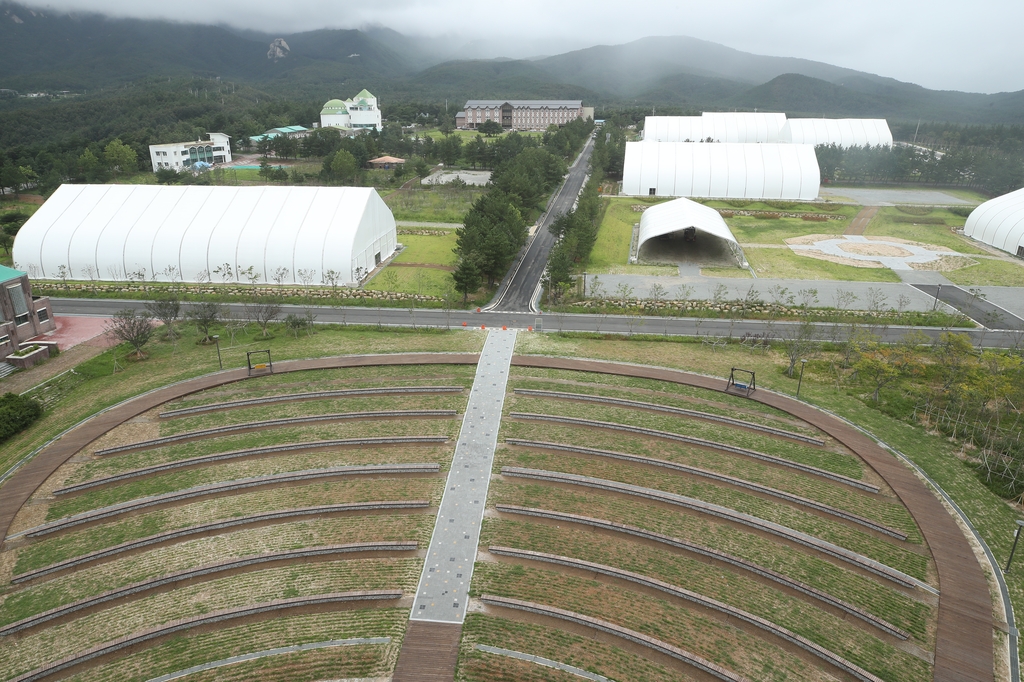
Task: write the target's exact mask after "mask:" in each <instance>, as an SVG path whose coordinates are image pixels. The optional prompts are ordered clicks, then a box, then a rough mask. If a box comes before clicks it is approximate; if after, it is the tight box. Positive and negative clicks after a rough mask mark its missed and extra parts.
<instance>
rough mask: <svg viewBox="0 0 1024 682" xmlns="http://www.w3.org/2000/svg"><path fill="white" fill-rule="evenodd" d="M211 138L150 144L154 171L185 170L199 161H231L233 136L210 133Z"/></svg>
mask: <svg viewBox="0 0 1024 682" xmlns="http://www.w3.org/2000/svg"><path fill="white" fill-rule="evenodd" d="M209 138H210V139H209V141H205V140H197V141H196V142H171V143H168V144H151V145H149V160H150V162H151V163H152V164H153V172H154V173H155V172H157V171H158V170H160V169H161V168H169V169H171V170H174V171H183V170H185V169H187V168H189V167H191V166H192V164H193V163H195V162H197V161H203V162H205V163H208V164H210V165H214V164H218V163H231V136H230V135H225V134H224V133H210V134H209Z"/></svg>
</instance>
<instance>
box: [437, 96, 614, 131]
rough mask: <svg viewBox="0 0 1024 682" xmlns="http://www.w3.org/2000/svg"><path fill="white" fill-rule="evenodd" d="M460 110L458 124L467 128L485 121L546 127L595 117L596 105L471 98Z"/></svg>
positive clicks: (510, 127) (523, 127)
mask: <svg viewBox="0 0 1024 682" xmlns="http://www.w3.org/2000/svg"><path fill="white" fill-rule="evenodd" d="M459 114H460V115H459V116H458V117H457V119H456V120H457V121H458V125H459V127H460V128H464V129H466V130H476V129H477V128H479V127H480V124H481V123H484V122H486V121H496V122H497V123H498V124H500V125H501V127H502V128H505V129H506V130H545V129H547V127H548V126H550V125H557V126H563V125H565V124H566V123H569V122H570V121H574V120H576V119H577V118H588V117H590V118H593V116H594V109H593V108H592V107H584V106H583V102H581V101H580V100H578V99H564V100H561V99H509V100H500V99H471V100H469V101H468V102H466V108H465V111H462V112H459Z"/></svg>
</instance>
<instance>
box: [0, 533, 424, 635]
mask: <svg viewBox="0 0 1024 682" xmlns="http://www.w3.org/2000/svg"><path fill="white" fill-rule="evenodd" d="M418 546H419V545H418V543H416V542H415V541H409V542H405V541H399V542H386V541H385V542H355V543H350V544H347V545H328V546H326V547H315V548H313V549H297V550H292V551H289V552H273V553H270V554H258V555H254V556H249V557H245V558H243V559H231V560H229V561H221V562H218V563H215V564H207V565H206V566H200V567H199V568H193V569H190V570H187V571H179V572H177V573H171V574H168V575H165V576H161V577H159V578H153V579H151V580H144V581H141V582H136V583H132V584H130V585H126V586H124V587H119V588H117V589H114V590H108V591H106V592H102V593H100V594H98V595H95V596H92V597H86V598H84V599H79V600H78V601H75V602H72V603H70V604H64V605H63V606H57V607H55V608H52V609H49V610H48V611H43V612H42V613H37V614H35V615H34V616H29V617H27V618H22V619H21V620H19V621H15V622H14V623H10V624H8V625H4V626H3V627H0V637H2V636H7V635H11V634H14V633H15V632H20V631H22V630H27V629H29V628H34V627H36V626H38V625H41V624H42V623H45V622H48V621H51V620H55V619H58V618H63V617H64V616H67V615H69V614H72V613H76V612H78V611H82V610H84V609H89V608H92V607H94V606H99V605H100V604H104V603H106V602H111V601H114V600H118V599H123V598H125V597H131V596H137V595H141V594H144V593H146V592H150V591H152V590H156V589H158V588H160V587H164V586H165V585H173V584H174V583H181V582H187V581H192V580H195V579H196V578H201V577H204V576H209V575H215V574H217V573H224V572H226V571H233V570H235V569H239V568H255V567H261V566H262V565H263V564H268V563H277V562H284V561H289V562H291V561H295V560H297V559H311V558H316V557H329V556H332V555H338V554H346V553H352V552H414V551H416V549H417V548H418Z"/></svg>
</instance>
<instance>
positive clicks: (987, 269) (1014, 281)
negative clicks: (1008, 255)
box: [942, 258, 1024, 287]
mask: <svg viewBox="0 0 1024 682" xmlns="http://www.w3.org/2000/svg"><path fill="white" fill-rule="evenodd" d="M942 274H943V275H945V277H946V279H948V280H949V281H951V282H953V283H954V284H960V285H963V286H976V287H1024V263H1020V262H1015V261H1011V260H996V259H993V258H979V259H978V264H977V265H970V266H968V267H966V268H960V269H959V270H952V271H950V272H944V273H942Z"/></svg>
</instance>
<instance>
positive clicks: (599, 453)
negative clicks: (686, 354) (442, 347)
mask: <svg viewBox="0 0 1024 682" xmlns="http://www.w3.org/2000/svg"><path fill="white" fill-rule="evenodd" d="M505 442H506V443H509V444H511V445H518V446H520V447H526V448H541V449H544V450H560V451H564V452H574V453H579V454H581V455H594V456H596V457H608V458H611V459H621V460H625V461H627V462H636V463H637V464H647V465H650V466H657V467H664V468H666V469H674V470H676V471H680V472H683V473H686V474H692V475H694V476H702V477H704V478H710V479H712V480H715V481H721V482H722V483H728V484H730V485H735V486H738V487H741V488H746V489H748V490H752V491H754V492H759V493H763V494H765V495H771V496H772V497H777V498H779V499H780V500H786V501H787V502H792V503H793V504H799V505H802V506H804V507H810V508H811V509H815V510H817V511H820V512H822V513H824V514H829V515H831V516H836V517H839V518H841V519H845V520H847V521H850V522H851V523H856V524H858V525H861V526H864V527H865V528H870V529H872V530H876V531H878V532H879V533H884V534H885V535H888V536H890V537H894V538H896V539H898V540H904V541H905V540H906V539H907V534H906V533H904V532H903V531H900V530H896V529H894V528H889V527H888V526H883V525H882V524H880V523H878V522H876V521H872V520H871V519H868V518H865V517H863V516H860V515H858V514H854V513H852V512H848V511H845V510H842V509H837V508H835V507H832V506H829V505H827V504H823V503H821V502H816V501H815V500H811V499H808V498H806V497H801V496H799V495H794V494H792V493H787V492H785V491H783V490H778V489H777V488H770V487H768V486H765V485H761V484H759V483H754V482H752V481H748V480H746V479H743V478H735V477H733V476H726V475H725V474H720V473H717V472H714V471H709V470H707V469H700V468H698V467H692V466H688V465H686V464H678V463H676V462H670V461H668V460H664V459H655V458H653V457H642V456H640V455H631V454H628V453H625V452H614V451H612V450H597V449H595V448H584V447H579V446H576V445H565V444H562V443H547V442H544V441H532V440H523V439H521V438H506V439H505ZM58 492H59V491H58Z"/></svg>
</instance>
